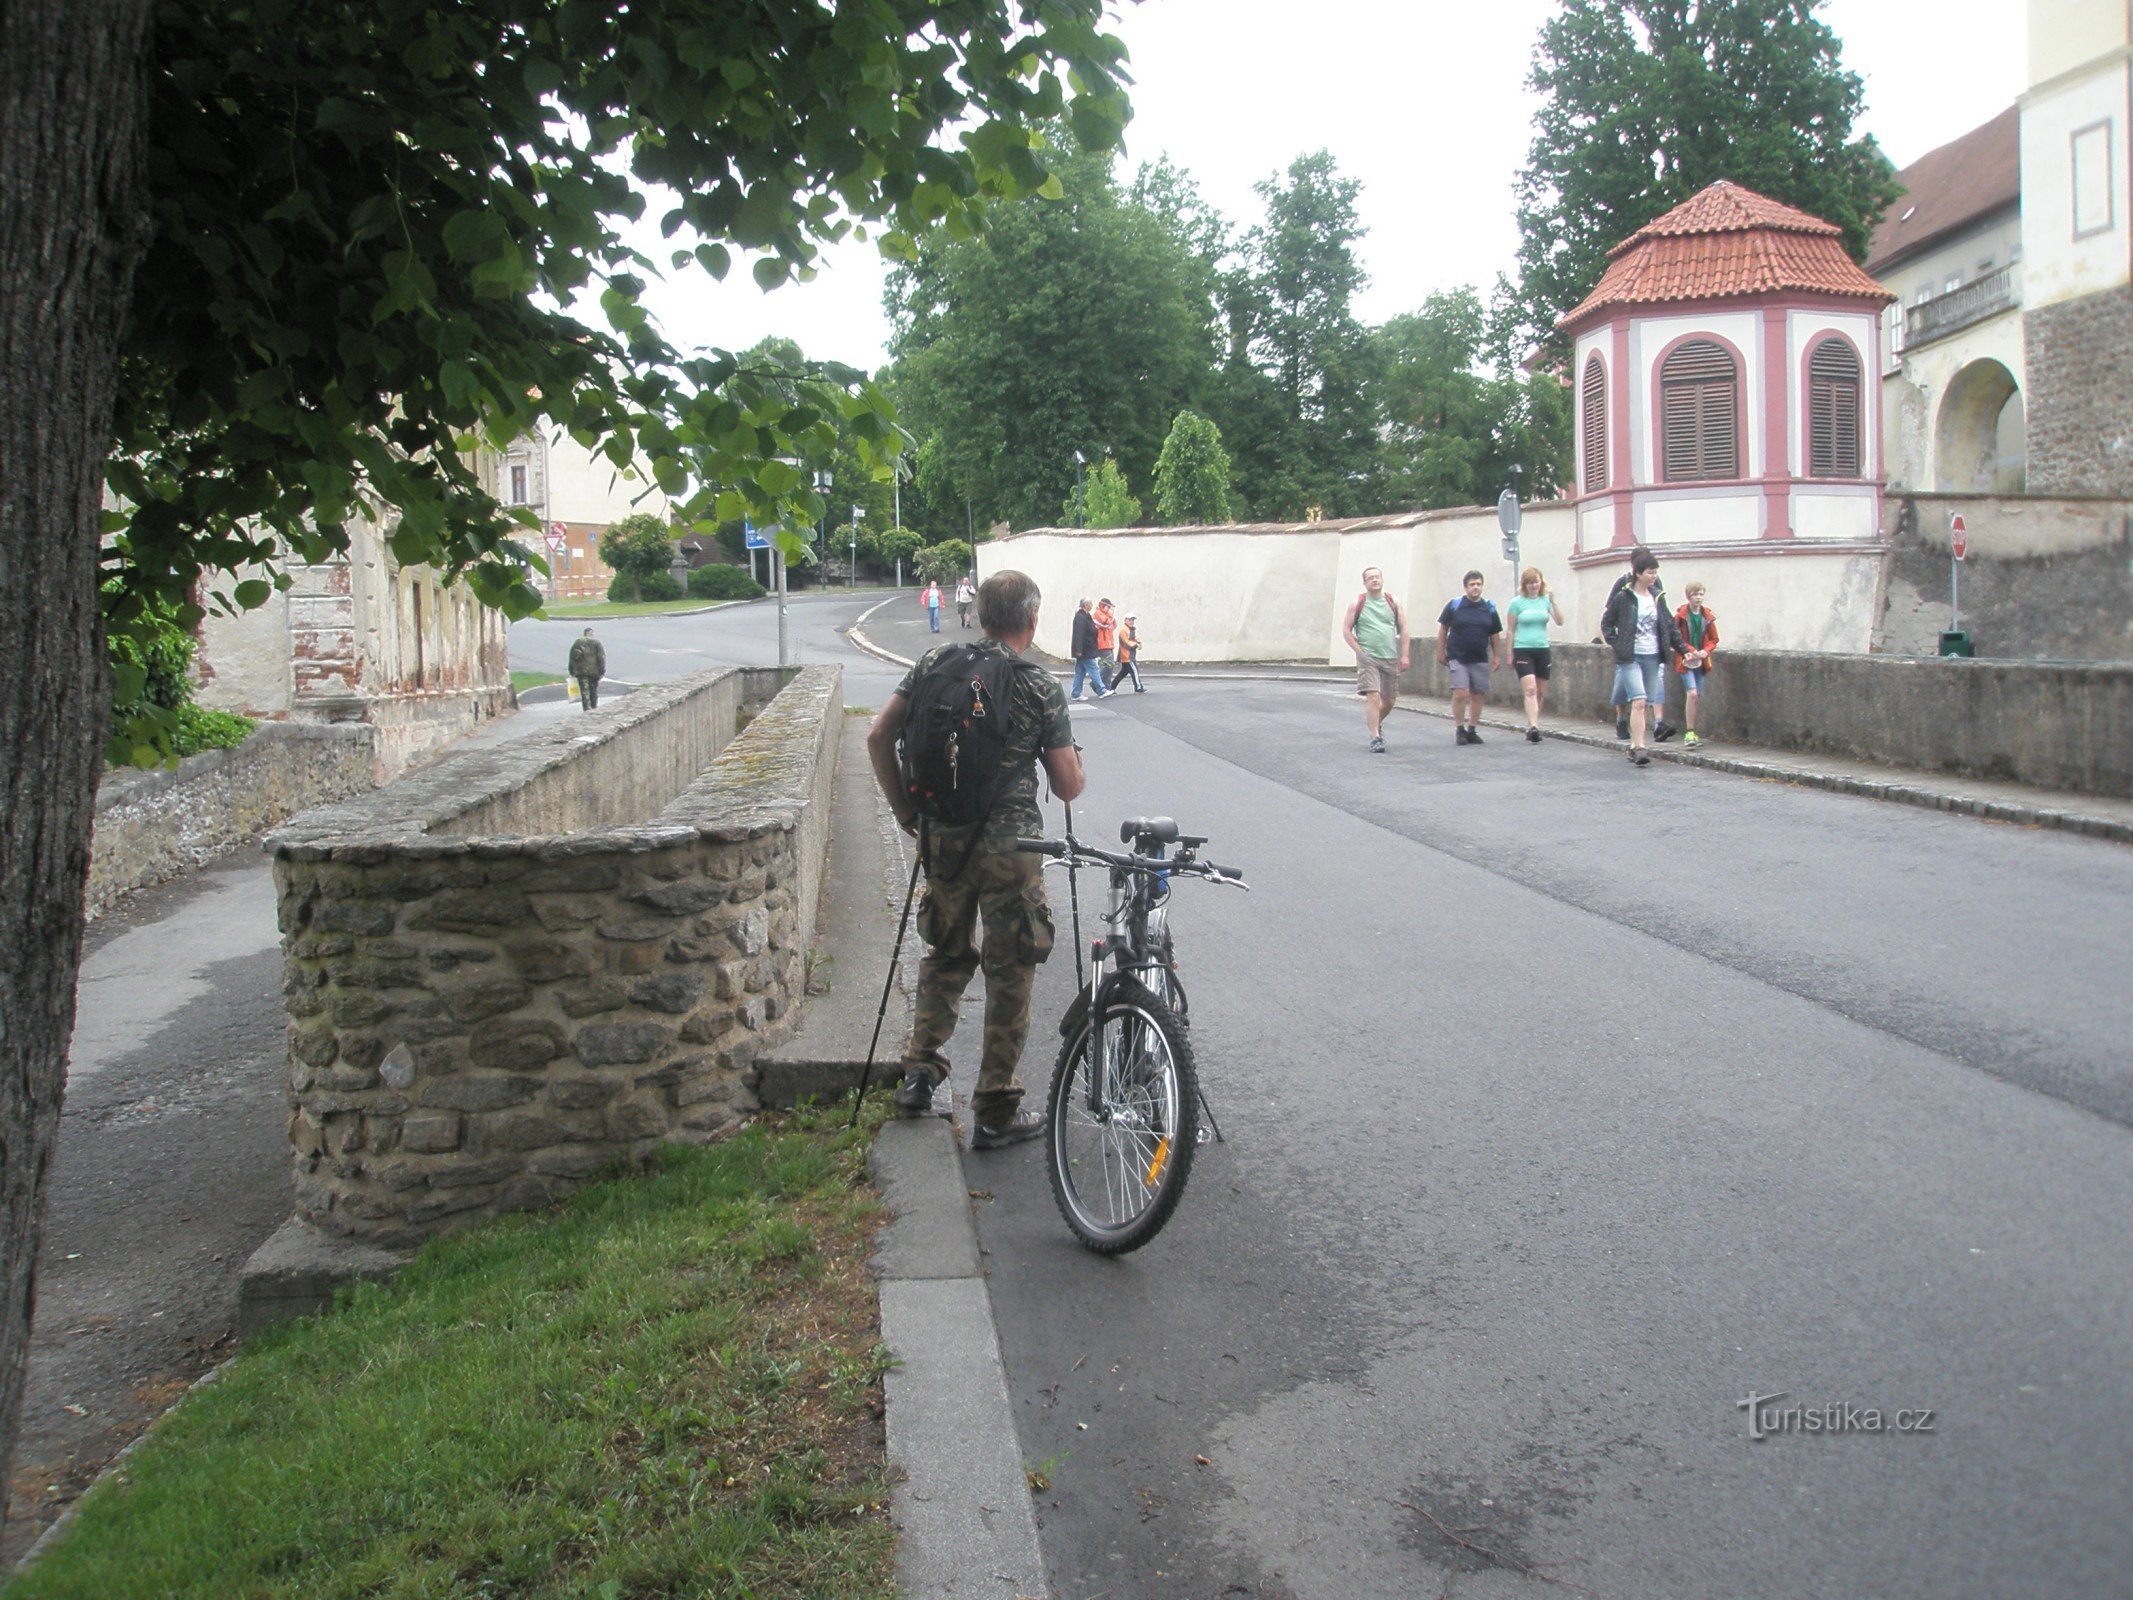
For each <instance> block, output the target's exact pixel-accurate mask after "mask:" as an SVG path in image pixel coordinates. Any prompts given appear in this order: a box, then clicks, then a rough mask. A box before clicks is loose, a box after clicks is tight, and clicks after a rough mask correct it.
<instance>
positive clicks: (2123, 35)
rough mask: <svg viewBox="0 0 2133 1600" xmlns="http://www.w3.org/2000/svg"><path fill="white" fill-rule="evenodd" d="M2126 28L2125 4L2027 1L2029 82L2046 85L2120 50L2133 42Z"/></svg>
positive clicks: (2112, 1) (2098, 0) (2111, 0)
mask: <svg viewBox="0 0 2133 1600" xmlns="http://www.w3.org/2000/svg"><path fill="white" fill-rule="evenodd" d="M2127 27H2128V16H2127V8H2126V0H2029V81H2030V82H2031V83H2033V84H2037V83H2044V82H2047V81H2049V80H2050V79H2052V78H2056V77H2058V76H2059V74H2060V73H2062V72H2066V71H2069V70H2071V69H2072V68H2074V67H2078V66H2080V65H2081V64H2082V63H2083V62H2087V61H2093V60H2095V59H2096V58H2097V57H2098V56H2100V55H2103V54H2104V53H2105V52H2107V51H2110V50H2116V49H2122V48H2123V47H2124V46H2125V45H2126V44H2128V43H2129V42H2133V41H2129V40H2128V38H2127Z"/></svg>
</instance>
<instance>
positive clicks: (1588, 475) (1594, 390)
mask: <svg viewBox="0 0 2133 1600" xmlns="http://www.w3.org/2000/svg"><path fill="white" fill-rule="evenodd" d="M1606 487H1607V369H1606V367H1604V366H1602V365H1601V364H1600V358H1599V357H1598V356H1587V357H1586V358H1585V492H1586V493H1587V494H1591V493H1593V492H1594V491H1596V490H1599V489H1604V488H1606Z"/></svg>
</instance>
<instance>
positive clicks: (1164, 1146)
mask: <svg viewBox="0 0 2133 1600" xmlns="http://www.w3.org/2000/svg"><path fill="white" fill-rule="evenodd" d="M1169 1163H1170V1135H1169V1134H1167V1133H1166V1134H1164V1135H1163V1137H1162V1139H1161V1140H1159V1141H1158V1142H1157V1144H1156V1147H1155V1155H1154V1156H1153V1157H1152V1158H1151V1159H1150V1160H1149V1162H1148V1181H1149V1182H1150V1183H1154V1182H1156V1181H1157V1180H1158V1179H1160V1178H1161V1177H1162V1176H1163V1168H1164V1167H1166V1166H1167V1165H1169Z"/></svg>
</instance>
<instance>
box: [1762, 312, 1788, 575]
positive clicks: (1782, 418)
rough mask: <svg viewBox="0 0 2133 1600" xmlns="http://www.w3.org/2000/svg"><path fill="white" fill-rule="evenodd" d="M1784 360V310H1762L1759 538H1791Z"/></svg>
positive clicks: (1786, 373) (1785, 371)
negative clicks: (1761, 473)
mask: <svg viewBox="0 0 2133 1600" xmlns="http://www.w3.org/2000/svg"><path fill="white" fill-rule="evenodd" d="M1788 377H1789V372H1788V367H1787V362H1786V360H1785V308H1784V307H1783V306H1765V307H1764V308H1763V537H1764V538H1766V539H1790V538H1791V537H1792V461H1791V456H1790V453H1789V451H1788V449H1787V444H1788V441H1789V437H1790V434H1791V431H1792V401H1791V398H1790V392H1789V391H1790V385H1789V383H1788V381H1787V380H1788Z"/></svg>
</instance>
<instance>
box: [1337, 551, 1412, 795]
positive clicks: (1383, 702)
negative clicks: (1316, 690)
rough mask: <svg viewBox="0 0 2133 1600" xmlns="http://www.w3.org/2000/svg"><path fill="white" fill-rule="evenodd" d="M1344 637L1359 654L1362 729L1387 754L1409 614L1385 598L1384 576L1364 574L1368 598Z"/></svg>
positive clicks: (1345, 623)
mask: <svg viewBox="0 0 2133 1600" xmlns="http://www.w3.org/2000/svg"><path fill="white" fill-rule="evenodd" d="M1341 637H1342V638H1343V639H1345V640H1347V641H1348V648H1349V649H1351V650H1353V651H1354V652H1355V692H1356V693H1357V694H1358V695H1360V696H1362V700H1363V725H1364V726H1365V727H1367V728H1368V729H1369V730H1370V748H1371V750H1372V751H1373V752H1374V753H1376V754H1378V755H1383V754H1384V753H1385V718H1386V716H1387V715H1388V714H1390V712H1391V711H1392V708H1393V705H1394V703H1395V702H1396V701H1398V699H1399V698H1400V674H1401V673H1403V672H1405V671H1406V670H1407V612H1406V610H1405V609H1404V608H1403V607H1402V606H1401V604H1400V602H1399V601H1397V600H1395V599H1393V597H1392V596H1391V595H1389V594H1387V593H1386V592H1385V574H1384V572H1383V571H1381V570H1380V569H1379V568H1377V567H1365V568H1364V569H1363V592H1362V593H1361V594H1359V595H1357V596H1356V597H1355V599H1354V601H1353V602H1352V603H1351V604H1350V605H1349V607H1348V610H1347V614H1346V615H1344V616H1343V617H1342V618H1341Z"/></svg>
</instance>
